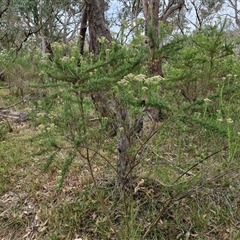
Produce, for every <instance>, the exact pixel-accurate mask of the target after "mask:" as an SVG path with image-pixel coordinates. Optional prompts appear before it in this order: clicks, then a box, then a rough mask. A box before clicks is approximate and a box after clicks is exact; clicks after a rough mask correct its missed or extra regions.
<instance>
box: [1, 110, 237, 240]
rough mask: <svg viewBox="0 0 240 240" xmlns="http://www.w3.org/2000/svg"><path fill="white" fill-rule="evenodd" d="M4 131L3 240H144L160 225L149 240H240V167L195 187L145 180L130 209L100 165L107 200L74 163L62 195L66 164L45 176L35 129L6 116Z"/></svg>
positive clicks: (138, 185)
mask: <svg viewBox="0 0 240 240" xmlns="http://www.w3.org/2000/svg"><path fill="white" fill-rule="evenodd" d="M14 111H15V110H14ZM16 111H18V110H16ZM21 111H25V110H24V108H23V109H22V110H21ZM0 124H1V125H0V126H1V135H0V183H1V184H0V239H1V240H9V239H16V240H17V239H26V240H35V239H72V240H80V239H82V240H86V239H89V240H90V239H141V237H142V236H144V233H146V231H148V230H149V231H150V229H151V228H149V226H151V224H152V223H153V222H154V220H156V219H158V218H159V219H158V222H157V224H155V225H154V227H153V229H152V230H151V231H150V234H148V236H147V237H146V238H145V239H169V240H172V239H199V240H200V239H202V240H203V239H204V240H208V239H209V240H214V239H216V240H239V239H240V217H239V216H240V188H239V186H240V177H239V176H240V174H239V172H240V171H239V168H236V167H235V168H229V169H228V170H226V171H224V172H223V171H222V170H223V169H219V174H218V175H213V176H212V178H209V179H206V180H205V181H204V182H201V184H196V185H194V184H193V185H192V186H190V187H189V186H187V187H186V186H166V185H164V184H162V183H161V182H159V181H157V180H156V179H154V178H152V177H149V176H146V175H144V173H143V174H142V175H141V176H140V177H139V178H137V179H136V182H135V183H134V184H135V189H134V194H133V196H132V200H133V201H132V203H131V204H129V205H128V206H130V207H127V209H124V206H125V207H126V203H128V202H127V200H126V201H125V202H124V203H122V202H121V201H120V200H119V199H118V197H117V196H116V194H115V190H114V175H113V173H111V171H109V169H108V167H106V166H104V165H101V164H98V165H94V166H93V171H94V174H95V179H96V181H97V184H98V190H99V192H100V195H99V194H97V193H96V189H94V184H93V180H92V178H91V174H90V172H89V169H88V166H87V164H86V165H85V164H81V170H79V164H78V163H76V164H73V165H72V166H71V167H70V169H69V172H68V174H67V177H66V178H65V181H64V185H63V187H62V188H61V189H59V188H58V178H59V173H60V171H61V166H60V165H61V162H60V160H59V161H57V162H55V163H54V164H53V167H52V168H50V170H49V171H43V165H44V164H43V162H44V158H43V156H41V155H38V154H37V153H38V152H39V150H40V146H41V142H38V140H36V139H35V136H36V135H37V129H36V127H35V126H34V124H33V122H32V121H30V120H28V119H24V120H22V119H21V121H16V119H15V118H14V119H13V118H8V117H2V118H1V119H0ZM166 154H168V153H167V152H166ZM99 196H102V198H99ZM126 212H128V213H129V215H128V216H126V215H125V214H126ZM122 219H123V220H122ZM116 232H118V233H119V234H118V235H116Z"/></svg>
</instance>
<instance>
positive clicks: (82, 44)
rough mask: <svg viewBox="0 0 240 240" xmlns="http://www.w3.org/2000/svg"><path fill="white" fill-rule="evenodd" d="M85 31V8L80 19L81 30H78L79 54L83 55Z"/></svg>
mask: <svg viewBox="0 0 240 240" xmlns="http://www.w3.org/2000/svg"><path fill="white" fill-rule="evenodd" d="M86 31H87V8H86V6H85V8H84V10H83V14H82V19H81V28H80V54H82V55H83V53H84V44H85V39H86Z"/></svg>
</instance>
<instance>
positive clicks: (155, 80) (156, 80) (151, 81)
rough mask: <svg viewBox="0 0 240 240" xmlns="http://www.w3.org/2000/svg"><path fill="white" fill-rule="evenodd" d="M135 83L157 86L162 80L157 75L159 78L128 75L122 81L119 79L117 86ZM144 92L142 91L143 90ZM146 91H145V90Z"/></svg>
mask: <svg viewBox="0 0 240 240" xmlns="http://www.w3.org/2000/svg"><path fill="white" fill-rule="evenodd" d="M131 80H132V81H137V82H141V83H146V84H157V83H159V82H160V81H161V80H163V78H162V77H161V76H160V75H159V76H153V77H149V78H148V77H147V76H146V75H144V74H138V75H133V74H132V73H129V74H128V75H127V76H125V77H124V78H123V79H121V80H120V81H118V84H120V85H127V84H129V82H130V81H131ZM143 90H144V89H143ZM145 90H146V89H145Z"/></svg>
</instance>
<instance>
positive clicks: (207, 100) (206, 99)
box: [203, 98, 211, 103]
mask: <svg viewBox="0 0 240 240" xmlns="http://www.w3.org/2000/svg"><path fill="white" fill-rule="evenodd" d="M203 101H204V102H205V103H208V102H211V100H210V99H209V98H204V99H203Z"/></svg>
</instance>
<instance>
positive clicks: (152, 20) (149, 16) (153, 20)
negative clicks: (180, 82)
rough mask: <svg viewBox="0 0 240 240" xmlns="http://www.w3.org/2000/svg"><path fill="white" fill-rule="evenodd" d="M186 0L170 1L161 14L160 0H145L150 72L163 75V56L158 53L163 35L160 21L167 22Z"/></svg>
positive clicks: (143, 3) (143, 4)
mask: <svg viewBox="0 0 240 240" xmlns="http://www.w3.org/2000/svg"><path fill="white" fill-rule="evenodd" d="M183 4H184V0H180V1H169V3H168V5H167V6H166V8H164V9H163V12H162V13H161V16H159V7H160V5H159V0H143V1H142V6H143V13H144V17H145V34H146V36H147V37H148V39H149V41H148V47H149V50H150V57H149V63H148V67H149V72H150V73H151V74H154V73H155V74H159V75H160V76H162V77H163V70H162V64H163V56H162V55H160V56H159V54H156V52H157V50H159V49H161V42H160V39H161V36H159V22H160V21H162V22H163V23H165V22H166V21H167V19H168V17H169V16H170V15H171V14H172V13H173V12H175V11H177V10H179V9H181V8H182V6H183Z"/></svg>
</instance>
